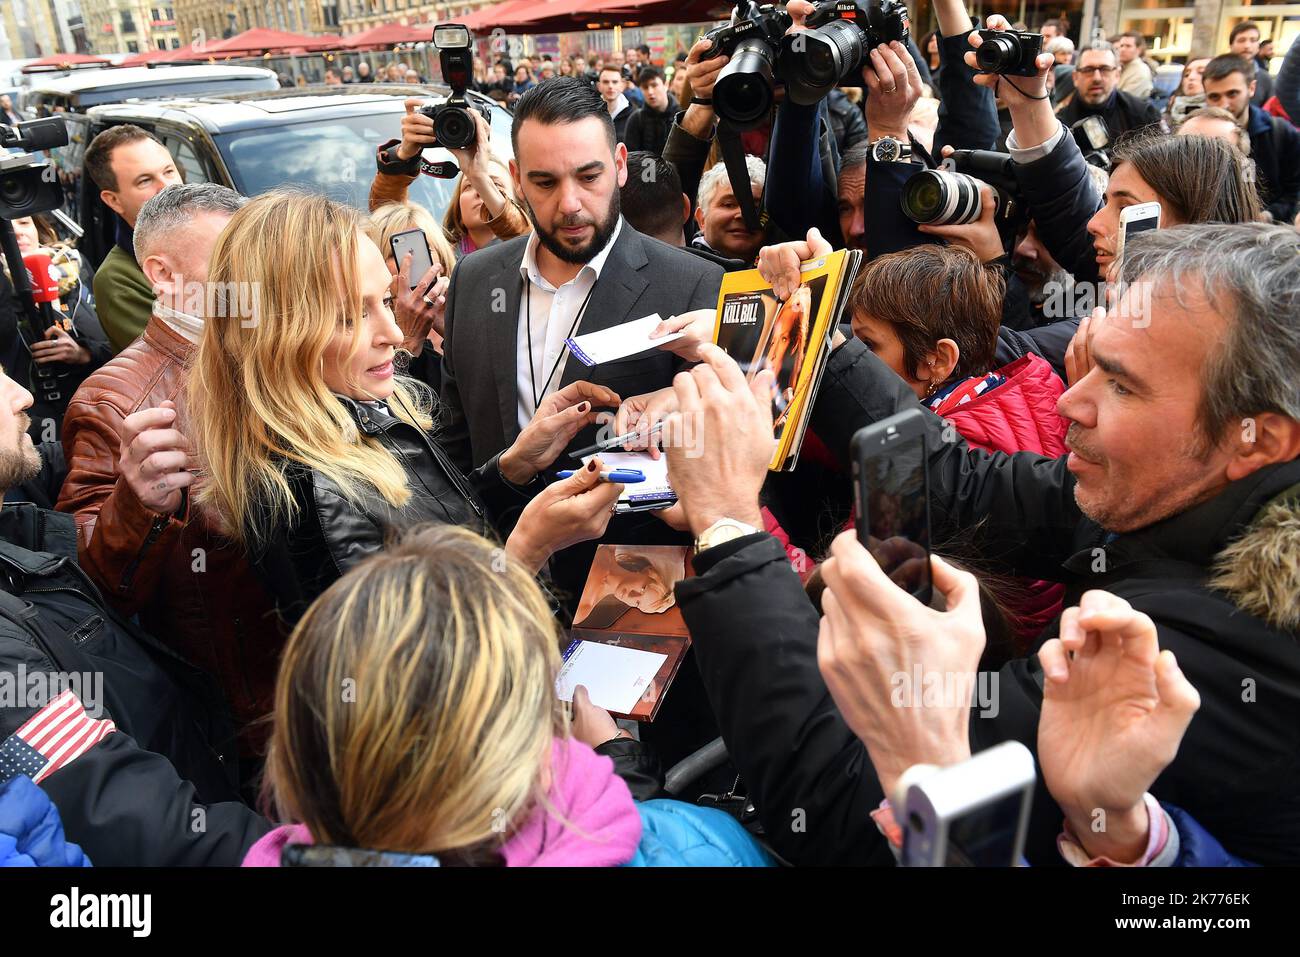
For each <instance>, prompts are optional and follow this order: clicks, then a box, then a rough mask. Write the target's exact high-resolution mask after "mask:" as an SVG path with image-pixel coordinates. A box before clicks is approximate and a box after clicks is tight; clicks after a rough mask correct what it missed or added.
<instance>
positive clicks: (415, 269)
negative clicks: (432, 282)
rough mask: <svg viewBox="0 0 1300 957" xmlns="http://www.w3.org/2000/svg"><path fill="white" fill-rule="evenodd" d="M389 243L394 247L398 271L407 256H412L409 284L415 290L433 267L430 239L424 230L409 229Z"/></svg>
mask: <svg viewBox="0 0 1300 957" xmlns="http://www.w3.org/2000/svg"><path fill="white" fill-rule="evenodd" d="M388 242H389V244H390V245H391V246H392V247H393V259H394V260H395V261H396V262H397V268H398V269H401V268H402V260H403V259H404V258H406V254H407V253H410V254H411V271H410V272H409V273H408V274H407V282H408V283H409V285H410V288H412V289H414V288H415V287H416V286H418V285H419V284H420V280H421V279H423V278H424V274H425V273H427V272H428V271H429V269H430V267H432V266H433V253H432V252H430V251H429V237H427V236H425V235H424V230H423V229H408V230H406V231H405V232H401V233H397V234H396V235H394V236H393V237H392V238H391V239H390V240H389V241H388Z"/></svg>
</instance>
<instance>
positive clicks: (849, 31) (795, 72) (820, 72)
mask: <svg viewBox="0 0 1300 957" xmlns="http://www.w3.org/2000/svg"><path fill="white" fill-rule="evenodd" d="M863 54H864V50H863V37H862V31H861V30H859V29H858V28H857V27H856V26H854V25H853V24H851V23H848V22H847V21H844V20H832V21H831V22H830V23H827V24H825V25H824V26H820V27H818V28H817V29H816V30H806V31H802V32H799V33H795V34H792V35H791V36H788V37H786V38H785V41H784V42H783V43H782V46H781V76H782V77H783V78H784V79H785V86H786V95H787V96H789V97H790V101H791V102H793V103H798V104H799V105H800V106H811V105H812V104H814V103H816V102H818V101H819V100H821V99H822V98H824V97H825V96H826V94H827V93H829V92H830V91H831V90H832V89H834V88H835V85H836V84H837V83H839V82H840V81H841V80H842V79H844V77H845V76H847V75H848V74H849V73H850V72H851V71H852V70H853V68H854V67H855V66H857V65H858V64H859V63H860V62H862V57H863Z"/></svg>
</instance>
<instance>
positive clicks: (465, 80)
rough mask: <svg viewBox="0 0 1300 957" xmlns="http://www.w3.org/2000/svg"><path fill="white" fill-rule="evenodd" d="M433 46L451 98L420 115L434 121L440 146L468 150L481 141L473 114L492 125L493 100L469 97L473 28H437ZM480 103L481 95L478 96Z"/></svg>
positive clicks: (449, 25) (456, 25) (427, 105)
mask: <svg viewBox="0 0 1300 957" xmlns="http://www.w3.org/2000/svg"><path fill="white" fill-rule="evenodd" d="M433 45H434V46H436V47H437V48H438V59H439V61H440V62H441V63H442V76H443V79H444V80H446V81H447V85H448V86H449V87H451V96H449V97H447V99H446V100H444V101H443V102H442V103H435V102H434V101H432V100H429V101H428V102H426V103H424V104H422V105H421V106H420V112H421V113H423V114H424V115H425V116H427V117H429V119H431V120H433V133H434V135H435V136H436V137H438V145H439V146H445V147H447V148H448V149H467V148H468V147H471V146H473V145H474V141H475V140H476V139H477V138H478V127H477V126H475V125H474V117H473V116H471V115H470V110H474V111H475V112H477V113H479V114H481V115H482V117H483V118H484V119H485V120H487V121H489V122H491V120H492V109H491V106H490V105H489V104H490V102H491V101H490V100H489V101H486V102H470V100H469V98H468V97H467V96H466V95H465V91H466V90H468V89H469V85H470V81H471V80H472V78H473V76H474V51H473V50H472V49H471V47H470V36H469V28H468V27H465V26H463V25H462V24H459V23H447V24H443V25H441V26H436V27H434V28H433ZM474 96H475V98H476V99H479V97H478V94H474Z"/></svg>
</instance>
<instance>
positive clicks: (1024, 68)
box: [975, 30, 1043, 76]
mask: <svg viewBox="0 0 1300 957" xmlns="http://www.w3.org/2000/svg"><path fill="white" fill-rule="evenodd" d="M980 39H981V40H982V41H984V42H982V43H981V44H980V45H979V47H978V48H977V49H976V50H975V64H976V65H977V66H978V67H979V68H980V70H982V71H983V72H985V73H1000V74H1002V75H1003V76H1035V75H1036V74H1037V73H1038V67H1037V66H1035V65H1034V61H1035V60H1036V59H1038V54H1040V53H1042V52H1043V35H1042V34H1041V33H1020V32H1019V31H1016V30H981V31H980Z"/></svg>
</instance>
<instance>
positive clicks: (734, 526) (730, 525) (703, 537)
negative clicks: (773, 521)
mask: <svg viewBox="0 0 1300 957" xmlns="http://www.w3.org/2000/svg"><path fill="white" fill-rule="evenodd" d="M757 531H758V529H756V528H755V527H754V526H753V525H746V524H745V523H744V522H738V521H736V520H735V519H734V518H720V519H718V520H717V521H716V522H714V523H713V524H712V525H710V526H709V527H708V528H706V529H705V530H704V531H702V532H700V536H699V538H697V539H695V552H696V554H699V553H700V552H702V551H704V550H705V549H708V548H712V547H713V546H714V545H721V544H722V543H723V542H729V541H731V540H732V539H733V538H744V537H745V536H746V535H753V534H754V533H755V532H757Z"/></svg>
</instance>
